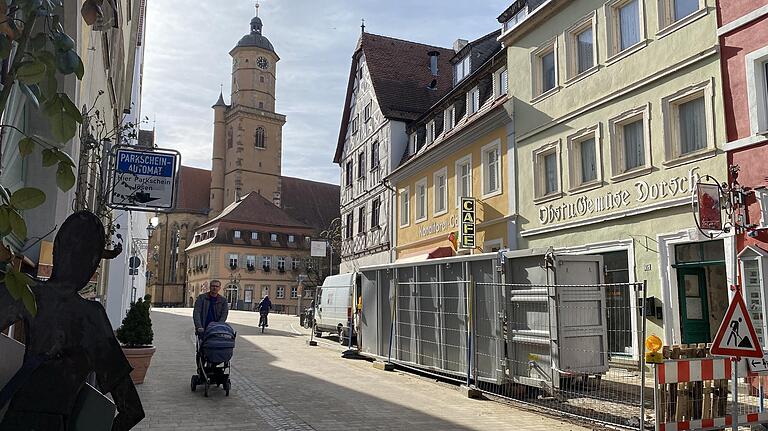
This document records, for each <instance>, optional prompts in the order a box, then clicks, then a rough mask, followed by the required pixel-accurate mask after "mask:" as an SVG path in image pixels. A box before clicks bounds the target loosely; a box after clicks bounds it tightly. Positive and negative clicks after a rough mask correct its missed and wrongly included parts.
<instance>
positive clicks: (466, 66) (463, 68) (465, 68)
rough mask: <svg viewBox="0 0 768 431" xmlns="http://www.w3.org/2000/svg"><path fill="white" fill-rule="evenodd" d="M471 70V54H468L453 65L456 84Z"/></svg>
mask: <svg viewBox="0 0 768 431" xmlns="http://www.w3.org/2000/svg"><path fill="white" fill-rule="evenodd" d="M471 71H472V64H471V63H470V59H469V54H467V55H465V56H464V57H463V58H462V59H461V61H459V62H458V63H456V64H454V65H453V77H454V84H455V83H457V82H459V81H461V80H462V79H464V78H466V77H467V76H468V75H469V74H470V72H471ZM459 72H461V73H459Z"/></svg>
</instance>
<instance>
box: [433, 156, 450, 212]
mask: <svg viewBox="0 0 768 431" xmlns="http://www.w3.org/2000/svg"><path fill="white" fill-rule="evenodd" d="M441 176H442V177H443V187H444V189H443V191H442V193H441V192H440V189H439V188H438V181H437V179H438V178H439V177H441ZM432 189H433V190H434V191H433V193H432V194H433V197H434V202H433V203H432V204H433V211H434V212H433V216H435V217H437V216H440V215H443V214H446V213H447V212H448V167H447V166H444V167H443V168H442V169H439V170H438V171H436V172H435V173H434V174H432ZM440 196H442V197H443V207H442V208H440V206H439V205H438V203H437V199H438V198H439V197H440Z"/></svg>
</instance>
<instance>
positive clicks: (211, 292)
mask: <svg viewBox="0 0 768 431" xmlns="http://www.w3.org/2000/svg"><path fill="white" fill-rule="evenodd" d="M220 290H221V281H219V280H211V281H210V283H208V293H203V294H201V295H200V296H198V297H197V300H196V301H195V309H194V312H193V313H192V320H193V321H194V322H195V332H196V333H197V335H198V336H201V335H202V334H203V332H204V331H205V328H206V327H208V324H209V323H211V322H221V323H224V322H226V321H227V315H228V314H229V304H227V301H226V300H225V299H224V297H223V296H221V295H219V291H220Z"/></svg>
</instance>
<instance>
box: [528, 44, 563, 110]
mask: <svg viewBox="0 0 768 431" xmlns="http://www.w3.org/2000/svg"><path fill="white" fill-rule="evenodd" d="M550 52H552V53H553V55H554V60H555V85H554V87H552V88H550V89H549V90H547V91H544V90H543V89H544V82H543V79H542V78H543V76H542V75H543V73H544V69H543V67H542V58H543V57H544V56H545V55H547V54H549V53H550ZM559 68H560V60H559V59H558V49H557V39H556V38H555V39H551V40H549V41H547V42H546V43H544V44H542V45H541V46H540V47H539V48H538V49H536V50H534V51H531V89H532V91H531V93H532V98H531V102H537V101H539V100H541V99H544V98H546V97H547V96H549V95H551V94H554V93H556V92H557V91H558V90H559V89H560V79H559V76H558V75H559V73H558V69H559Z"/></svg>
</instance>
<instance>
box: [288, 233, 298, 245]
mask: <svg viewBox="0 0 768 431" xmlns="http://www.w3.org/2000/svg"><path fill="white" fill-rule="evenodd" d="M295 241H296V237H295V236H293V235H288V242H291V243H292V242H295Z"/></svg>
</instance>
